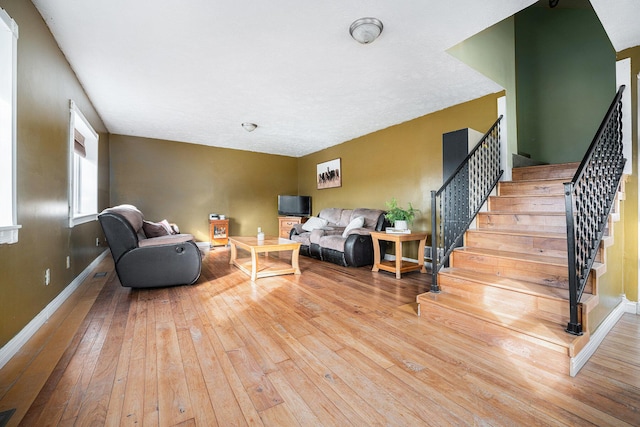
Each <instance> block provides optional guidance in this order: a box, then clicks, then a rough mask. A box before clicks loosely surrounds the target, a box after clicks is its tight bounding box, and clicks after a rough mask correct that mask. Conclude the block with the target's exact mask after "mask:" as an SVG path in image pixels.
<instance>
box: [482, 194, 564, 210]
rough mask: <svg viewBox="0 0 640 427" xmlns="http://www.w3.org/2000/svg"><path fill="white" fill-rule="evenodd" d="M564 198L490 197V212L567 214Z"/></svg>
mask: <svg viewBox="0 0 640 427" xmlns="http://www.w3.org/2000/svg"><path fill="white" fill-rule="evenodd" d="M564 203H565V202H564V196H531V197H527V196H523V197H501V196H492V197H489V210H490V211H500V212H565V206H564Z"/></svg>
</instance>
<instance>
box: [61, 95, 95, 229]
mask: <svg viewBox="0 0 640 427" xmlns="http://www.w3.org/2000/svg"><path fill="white" fill-rule="evenodd" d="M76 117H79V118H80V119H81V121H82V123H76ZM78 127H81V128H82V129H83V131H84V132H83V134H85V136H87V135H86V132H89V133H90V134H91V136H92V137H93V138H94V139H95V140H96V144H97V143H98V142H99V138H98V133H97V132H96V131H95V130H94V129H93V127H92V126H91V124H90V123H89V121H88V120H87V119H86V117H85V116H84V114H82V111H80V109H79V108H78V107H77V106H76V103H75V102H73V100H69V144H68V146H69V167H68V170H69V188H68V201H69V227H71V228H73V227H75V226H76V225H80V224H85V223H87V222H91V221H96V220H97V219H98V212H97V209H98V207H97V206H96V212H92V213H90V214H86V215H77V216H74V212H75V196H74V183H75V182H74V180H75V174H74V173H73V172H74V166H73V162H74V150H73V145H74V130H75V129H77V128H78ZM97 162H98V159H97V154H96V167H97Z"/></svg>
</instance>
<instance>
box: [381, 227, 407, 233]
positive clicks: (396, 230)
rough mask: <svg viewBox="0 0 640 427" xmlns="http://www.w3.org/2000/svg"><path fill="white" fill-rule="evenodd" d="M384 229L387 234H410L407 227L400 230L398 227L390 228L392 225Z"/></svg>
mask: <svg viewBox="0 0 640 427" xmlns="http://www.w3.org/2000/svg"><path fill="white" fill-rule="evenodd" d="M385 231H386V232H387V233H389V234H411V230H409V229H406V230H401V229H399V228H392V227H387V228H386V229H385Z"/></svg>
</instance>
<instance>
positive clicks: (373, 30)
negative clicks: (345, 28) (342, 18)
mask: <svg viewBox="0 0 640 427" xmlns="http://www.w3.org/2000/svg"><path fill="white" fill-rule="evenodd" d="M349 33H350V34H351V37H353V39H354V40H355V41H357V42H358V43H362V44H369V43H371V42H372V41H374V40H375V39H377V38H378V36H379V35H380V33H382V22H380V20H379V19H376V18H360V19H357V20H355V21H353V24H351V27H349Z"/></svg>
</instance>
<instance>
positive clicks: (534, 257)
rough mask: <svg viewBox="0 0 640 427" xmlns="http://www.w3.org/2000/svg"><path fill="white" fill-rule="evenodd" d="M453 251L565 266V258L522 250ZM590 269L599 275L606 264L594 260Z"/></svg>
mask: <svg viewBox="0 0 640 427" xmlns="http://www.w3.org/2000/svg"><path fill="white" fill-rule="evenodd" d="M455 251H461V252H466V253H470V254H476V255H480V256H491V257H497V258H506V259H512V260H516V261H524V262H535V263H540V264H549V265H554V266H565V267H566V266H567V260H566V259H564V258H559V257H554V256H549V255H538V254H532V253H524V252H510V251H500V250H495V249H486V248H474V247H467V246H463V247H461V248H457V249H455ZM591 270H592V271H595V272H596V274H597V275H598V276H599V275H601V274H602V273H604V272H606V265H605V264H603V263H601V262H597V261H596V262H594V263H593V266H592V267H591Z"/></svg>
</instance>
